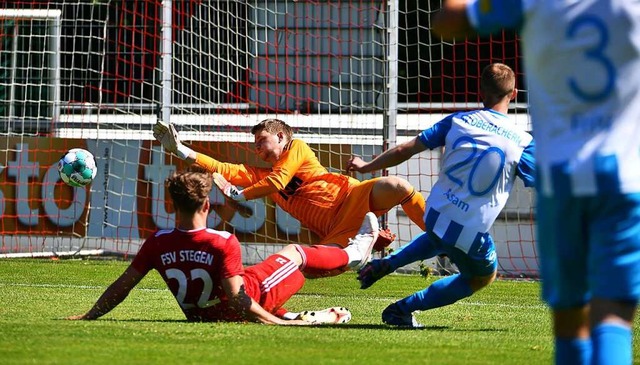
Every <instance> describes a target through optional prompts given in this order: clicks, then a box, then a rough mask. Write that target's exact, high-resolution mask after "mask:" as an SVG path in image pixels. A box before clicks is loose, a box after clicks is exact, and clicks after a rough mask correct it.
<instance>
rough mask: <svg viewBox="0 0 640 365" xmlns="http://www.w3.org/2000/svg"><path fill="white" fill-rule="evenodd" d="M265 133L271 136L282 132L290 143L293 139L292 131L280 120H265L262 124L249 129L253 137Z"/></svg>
mask: <svg viewBox="0 0 640 365" xmlns="http://www.w3.org/2000/svg"><path fill="white" fill-rule="evenodd" d="M263 130H264V131H267V132H268V133H271V134H277V133H280V132H282V133H283V134H284V135H285V137H286V138H287V141H290V140H291V139H292V138H293V130H292V129H291V127H290V126H289V125H288V124H287V123H285V122H284V121H282V120H280V119H265V120H263V121H262V122H260V123H258V124H256V125H254V126H253V128H251V134H253V135H254V136H255V135H256V134H258V133H260V132H261V131H263Z"/></svg>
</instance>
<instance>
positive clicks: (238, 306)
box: [68, 171, 379, 325]
mask: <svg viewBox="0 0 640 365" xmlns="http://www.w3.org/2000/svg"><path fill="white" fill-rule="evenodd" d="M212 187H213V178H212V176H211V174H209V173H205V172H196V171H186V172H180V173H174V174H173V175H172V176H171V177H169V178H168V179H167V188H168V191H169V193H170V195H171V199H172V200H173V203H174V207H175V210H176V228H174V229H169V230H160V231H157V232H156V233H155V234H153V235H152V236H151V237H149V238H148V239H147V240H146V241H145V242H144V244H143V245H142V247H141V248H140V251H139V252H138V254H137V255H136V257H135V258H134V260H133V262H132V263H131V265H129V267H128V268H127V269H126V270H125V272H124V273H123V274H122V275H121V276H120V277H119V278H118V279H117V280H116V281H115V282H113V283H112V284H111V285H110V286H109V287H108V288H107V289H106V291H105V292H104V293H103V294H102V296H101V297H100V298H99V299H98V300H97V302H96V303H95V305H94V306H93V307H92V308H91V309H90V310H89V311H88V312H87V313H85V314H83V315H77V316H71V317H68V319H87V320H88V319H97V318H99V317H101V316H103V315H105V314H106V313H108V312H109V311H111V310H112V309H113V308H115V307H116V306H117V305H118V304H120V303H121V302H122V301H123V300H124V299H125V298H126V297H127V295H128V294H129V292H130V291H131V289H133V288H134V287H135V286H136V285H137V284H138V283H139V282H140V280H142V278H144V276H145V275H146V274H147V273H148V272H149V271H151V270H152V269H155V270H157V271H158V273H159V274H160V275H161V276H162V278H163V280H164V281H165V283H166V284H167V287H168V288H169V290H170V291H171V293H173V295H174V297H175V298H176V300H177V302H178V304H179V305H180V308H181V309H182V311H183V313H184V314H185V317H186V318H187V320H188V321H253V322H260V323H265V324H280V325H306V324H312V323H344V322H347V321H348V320H349V319H350V318H351V314H350V312H349V311H348V310H347V309H346V308H341V307H334V308H329V309H327V310H323V311H305V312H302V313H300V314H299V315H298V316H297V317H296V318H294V319H288V320H287V319H284V318H282V317H281V315H284V314H285V313H286V310H284V309H283V308H282V305H283V304H284V303H285V302H286V301H287V300H288V299H289V298H291V296H293V295H294V294H295V293H296V292H298V290H300V289H301V288H302V286H303V285H304V281H305V277H304V274H303V272H306V271H307V270H309V271H312V272H314V273H318V272H324V271H326V272H331V271H335V270H337V269H345V268H353V269H356V270H357V269H358V268H360V267H362V266H363V265H364V264H365V263H366V262H368V261H369V259H370V257H371V249H372V246H373V244H374V242H375V240H376V239H377V235H378V230H379V227H378V221H377V218H376V216H375V215H374V214H373V213H369V214H367V215H366V216H365V219H364V222H363V223H362V226H361V227H360V231H359V232H358V233H357V234H356V235H355V237H353V238H352V239H351V240H350V241H351V244H350V245H348V246H347V247H346V248H344V249H342V248H338V247H334V246H319V245H314V246H301V245H297V244H291V245H288V246H286V247H284V248H283V249H282V250H280V251H279V252H278V253H276V254H273V255H271V256H269V257H268V258H267V259H266V260H264V261H263V262H261V263H259V264H257V265H254V266H251V267H248V268H244V267H243V265H242V257H241V249H240V243H239V242H238V239H237V238H236V236H235V235H233V234H231V233H229V232H224V231H216V230H213V229H209V228H207V227H206V222H207V215H208V214H209V209H210V202H209V193H210V191H211V189H212Z"/></svg>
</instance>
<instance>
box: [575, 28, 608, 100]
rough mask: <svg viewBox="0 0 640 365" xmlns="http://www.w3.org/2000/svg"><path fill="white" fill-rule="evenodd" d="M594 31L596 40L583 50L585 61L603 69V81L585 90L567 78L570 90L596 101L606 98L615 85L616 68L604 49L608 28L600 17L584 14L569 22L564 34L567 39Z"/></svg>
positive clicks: (590, 76)
mask: <svg viewBox="0 0 640 365" xmlns="http://www.w3.org/2000/svg"><path fill="white" fill-rule="evenodd" d="M594 31H595V33H596V36H597V40H598V41H597V42H596V44H594V45H593V46H592V47H590V48H587V49H586V50H585V52H584V57H585V58H586V59H587V61H590V62H592V63H593V64H594V65H596V66H598V68H599V69H600V70H601V71H604V76H605V79H604V80H605V81H604V83H603V84H602V86H601V87H599V88H598V89H595V90H587V89H586V88H585V87H582V86H580V83H579V82H578V81H576V79H575V78H573V77H570V78H569V79H568V80H567V82H568V84H569V89H570V90H571V92H572V93H573V94H574V95H575V96H576V97H578V98H579V99H581V100H584V101H586V102H597V101H601V100H603V99H606V98H607V97H608V96H609V94H611V92H612V91H613V88H614V86H615V80H616V76H617V75H616V68H615V66H614V64H613V62H612V61H611V59H609V58H608V57H607V55H606V54H605V49H606V48H607V46H608V45H609V30H608V29H607V26H606V24H605V23H604V22H603V21H602V19H600V18H598V17H596V16H593V15H584V16H580V17H578V18H576V19H574V20H573V21H572V22H571V23H569V27H568V28H567V32H566V34H565V36H566V37H567V38H568V39H573V38H576V37H580V35H582V34H584V33H586V32H594ZM581 72H584V69H581ZM583 74H584V75H589V78H593V73H587V72H584V73H583Z"/></svg>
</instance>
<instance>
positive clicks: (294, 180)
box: [195, 139, 360, 237]
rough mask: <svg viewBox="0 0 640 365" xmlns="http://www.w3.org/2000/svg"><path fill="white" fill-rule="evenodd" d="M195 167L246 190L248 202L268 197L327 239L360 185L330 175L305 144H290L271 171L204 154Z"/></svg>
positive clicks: (356, 181)
mask: <svg viewBox="0 0 640 365" xmlns="http://www.w3.org/2000/svg"><path fill="white" fill-rule="evenodd" d="M195 164H196V165H197V166H200V167H203V168H205V169H207V170H208V171H210V172H218V173H220V174H221V175H222V176H224V178H225V179H227V180H228V181H229V182H230V183H231V184H234V185H238V186H240V187H243V188H244V190H243V194H244V196H245V198H246V199H247V200H250V199H256V198H261V197H264V196H269V197H270V198H271V199H273V201H274V202H275V203H276V204H278V205H279V206H280V207H281V208H282V209H283V210H284V211H286V212H287V213H289V214H291V215H292V216H293V217H294V218H296V219H297V220H299V221H300V223H301V224H302V225H303V226H305V227H307V228H308V229H310V230H311V231H312V232H314V233H316V234H317V235H319V236H320V237H325V236H327V235H328V234H329V233H331V231H332V228H333V226H334V224H336V215H337V213H338V211H339V209H340V207H341V205H342V203H343V202H344V200H345V197H346V196H347V195H348V193H349V191H350V190H351V189H352V188H353V187H354V186H355V185H357V184H359V183H360V182H359V181H358V180H356V179H354V178H352V177H349V176H346V175H342V174H338V173H332V172H329V171H328V170H327V169H326V168H325V167H324V166H322V165H321V164H320V161H318V158H317V157H316V155H315V153H314V152H313V150H311V148H310V147H309V146H308V145H307V144H306V143H305V142H303V141H302V140H299V139H294V140H291V142H289V143H288V144H287V146H286V147H285V150H284V152H283V154H282V156H281V157H280V159H279V160H278V162H276V164H274V165H273V167H272V168H259V167H253V166H247V165H245V164H232V163H225V162H220V161H217V160H215V159H213V158H211V157H209V156H206V155H203V154H201V153H198V154H196V161H195Z"/></svg>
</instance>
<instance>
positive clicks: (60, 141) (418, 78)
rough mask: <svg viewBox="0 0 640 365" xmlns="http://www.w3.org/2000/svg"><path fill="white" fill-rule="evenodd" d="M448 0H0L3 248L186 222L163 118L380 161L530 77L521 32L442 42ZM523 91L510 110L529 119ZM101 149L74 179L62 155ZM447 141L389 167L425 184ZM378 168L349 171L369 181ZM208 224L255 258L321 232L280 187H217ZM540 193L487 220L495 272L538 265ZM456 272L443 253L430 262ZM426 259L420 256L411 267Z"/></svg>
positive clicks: (241, 159) (199, 131) (67, 249)
mask: <svg viewBox="0 0 640 365" xmlns="http://www.w3.org/2000/svg"><path fill="white" fill-rule="evenodd" d="M439 7H440V2H439V0H438V1H426V2H420V4H418V5H417V4H416V2H395V1H391V2H379V1H368V0H359V1H336V2H333V1H332V2H327V1H294V0H275V1H245V2H238V1H223V0H212V1H202V0H182V1H175V0H174V1H169V0H164V1H163V0H126V1H125V0H101V1H79V0H49V1H44V0H39V1H36V0H13V1H7V0H0V8H1V10H0V62H2V68H1V70H2V71H0V72H2V73H4V74H3V77H2V78H0V118H2V120H1V121H0V141H1V142H2V143H1V144H0V146H2V147H0V182H1V184H0V194H2V196H0V214H2V231H3V233H4V234H3V236H2V244H1V248H0V254H3V255H4V256H7V255H9V254H11V255H14V256H15V255H16V254H22V255H24V256H30V257H33V256H40V255H43V256H46V255H51V254H54V255H66V254H68V255H73V254H82V253H110V254H118V255H124V256H127V255H135V254H136V252H137V251H138V249H139V247H140V245H141V243H142V241H143V240H144V239H145V238H146V237H147V236H149V235H150V234H151V233H152V232H153V231H155V230H157V229H160V228H170V227H173V226H174V224H175V214H174V212H173V210H172V207H171V204H170V202H169V199H168V194H167V193H166V191H165V188H164V185H163V182H164V180H165V179H166V178H167V177H168V176H169V174H170V173H171V172H172V171H174V170H175V169H179V168H183V167H185V166H184V164H183V163H182V162H181V161H179V160H178V159H176V158H175V157H173V156H171V155H169V154H166V153H164V152H163V151H162V148H161V146H160V145H159V144H158V143H157V142H156V141H155V140H154V139H153V136H152V133H151V127H152V126H153V124H154V123H155V121H156V120H157V119H158V118H162V119H163V120H166V121H169V122H171V123H173V124H175V125H176V126H177V128H178V130H179V131H180V135H181V138H182V139H183V140H184V141H187V143H189V144H190V146H191V147H192V148H193V149H195V150H197V151H199V152H202V153H206V154H208V155H210V156H212V157H214V158H216V159H219V160H222V161H226V162H235V163H248V164H255V165H260V166H265V165H264V163H263V162H261V161H259V160H258V158H257V157H256V156H255V154H254V152H253V145H252V143H253V136H252V135H251V133H250V129H251V127H252V126H253V125H255V124H257V123H258V122H260V121H261V120H263V119H266V118H279V119H282V120H284V121H286V122H287V123H288V124H289V125H291V126H292V127H293V128H294V132H295V138H300V139H302V140H304V141H305V142H307V143H308V144H309V145H310V146H311V147H312V148H313V149H314V150H315V152H316V154H317V156H318V158H319V159H320V161H321V163H322V164H323V165H324V166H326V167H327V168H328V169H329V171H333V172H342V171H344V167H345V163H346V161H347V160H348V159H349V157H351V156H352V155H358V156H361V157H363V158H364V159H365V160H370V159H371V158H372V157H373V156H375V155H376V154H379V153H380V152H381V151H383V150H384V149H386V148H388V147H389V146H393V145H395V144H397V143H402V142H403V141H406V140H407V139H410V138H413V137H414V136H415V135H417V134H418V133H419V132H420V131H421V130H423V129H425V128H427V127H429V126H430V125H432V124H433V123H436V122H437V121H439V120H440V119H441V118H443V117H444V116H445V115H447V114H448V113H450V112H453V111H457V110H466V109H474V108H478V107H479V106H480V103H479V101H480V98H479V95H478V85H479V73H480V71H481V69H482V68H483V67H484V66H485V65H486V64H488V63H490V62H496V61H499V62H504V63H507V64H509V65H510V66H512V67H513V68H514V70H515V71H516V72H517V74H518V77H519V80H518V87H519V88H520V89H523V88H524V85H523V81H522V73H521V71H520V57H519V55H518V46H517V39H516V37H515V35H513V34H507V33H505V34H503V35H502V36H498V37H493V38H487V39H470V40H468V41H466V42H460V43H456V44H449V43H444V42H442V41H441V40H440V39H438V38H435V37H433V36H432V35H431V34H430V29H429V16H430V15H431V14H432V13H433V12H434V11H436V10H437V9H438V8H439ZM526 97H527V96H526V92H521V93H520V97H519V99H518V100H517V102H516V103H514V104H513V106H512V110H511V111H510V114H511V116H512V118H513V120H514V123H518V124H521V125H523V126H528V123H529V118H528V114H527V108H526V105H527V104H526ZM74 147H82V148H86V149H88V150H89V151H91V152H93V154H94V155H95V156H96V159H97V164H98V176H97V177H96V179H95V180H94V182H93V183H92V184H91V186H90V187H88V188H86V189H73V188H70V187H68V186H66V185H64V184H63V183H62V182H61V181H60V180H59V179H58V176H57V171H56V163H57V160H58V158H59V157H60V155H62V153H63V152H65V151H66V150H68V149H70V148H74ZM440 153H441V151H430V152H425V153H422V154H420V155H418V156H414V157H413V158H412V159H410V160H409V161H407V162H406V163H403V164H401V165H399V166H398V167H396V168H393V169H389V170H388V171H386V172H384V173H385V174H389V175H398V176H401V177H403V178H405V179H407V180H408V181H410V182H411V183H412V184H413V185H414V186H415V187H416V188H417V189H418V190H419V191H421V192H422V193H423V195H425V196H427V195H428V194H429V192H430V190H431V186H432V184H433V182H434V181H435V179H436V178H437V175H438V167H439V159H440ZM373 176H380V173H378V174H374V175H372V174H355V175H354V177H356V178H358V179H367V178H370V177H373ZM211 200H212V202H213V204H214V206H215V209H214V212H212V214H211V215H210V217H209V222H208V223H209V226H211V227H214V228H217V229H225V230H229V231H232V232H234V233H235V234H236V235H237V236H238V238H239V239H240V241H241V242H243V243H245V244H244V247H245V252H244V254H245V256H244V257H245V261H246V262H247V263H253V262H256V261H259V260H261V259H262V258H264V257H266V255H268V254H270V253H272V252H274V251H276V250H277V249H279V248H280V247H281V245H283V244H286V243H290V242H301V243H313V242H315V241H316V240H317V237H315V236H314V235H313V234H311V233H310V232H309V231H308V230H307V229H306V228H305V227H303V226H302V225H301V224H300V222H298V221H297V220H295V219H294V218H293V217H291V216H290V215H289V214H287V213H286V212H284V211H283V210H282V209H280V208H279V207H277V206H275V205H274V203H273V201H271V200H270V199H268V198H267V199H258V200H252V201H248V202H244V203H242V204H243V206H244V207H245V208H246V209H247V210H248V211H249V212H250V214H244V215H242V214H239V213H238V212H237V211H236V209H234V208H233V207H230V206H229V205H227V204H225V202H224V199H223V197H222V195H221V194H220V193H219V192H217V191H214V192H212V195H211ZM532 204H533V198H532V192H531V191H528V190H526V189H524V188H522V185H519V186H517V187H516V191H515V192H514V193H513V194H512V197H511V199H510V201H509V203H508V206H507V208H506V209H505V210H504V211H503V213H502V214H501V216H500V218H499V219H498V221H497V222H496V224H495V227H494V228H493V231H492V233H493V235H494V238H495V240H496V243H497V248H498V255H499V258H500V267H499V270H500V272H501V273H502V274H504V275H509V276H521V275H525V276H536V275H537V272H538V265H537V257H536V253H535V245H534V229H533V224H534V221H533V208H532ZM383 225H385V226H387V227H388V228H389V229H391V230H392V231H393V232H394V233H396V234H397V236H398V238H397V240H396V242H394V243H393V244H392V246H391V247H392V248H397V247H399V246H401V245H404V244H406V243H408V242H409V241H410V240H411V238H412V237H413V236H415V235H417V234H418V233H419V232H420V229H419V228H418V227H417V226H416V225H415V224H413V223H412V222H411V221H410V220H409V218H408V217H407V216H406V214H405V213H404V212H403V211H402V209H401V208H399V207H398V208H394V209H392V210H391V211H390V212H389V213H388V214H386V215H385V217H384V219H383ZM424 264H425V265H427V267H429V268H431V269H433V270H438V271H442V272H445V271H447V270H454V269H455V268H452V267H451V266H450V265H449V264H448V262H447V261H446V260H445V259H434V260H430V261H429V262H426V263H424ZM414 268H415V267H414Z"/></svg>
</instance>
